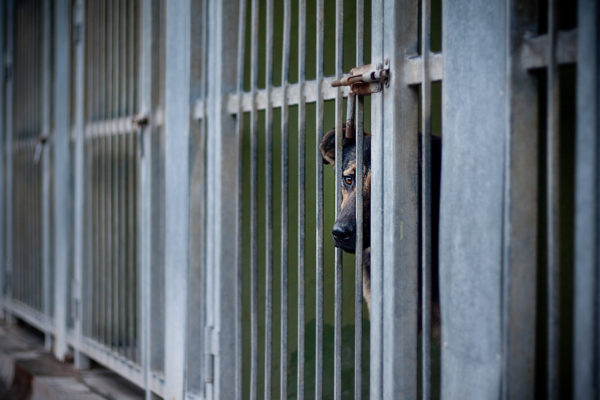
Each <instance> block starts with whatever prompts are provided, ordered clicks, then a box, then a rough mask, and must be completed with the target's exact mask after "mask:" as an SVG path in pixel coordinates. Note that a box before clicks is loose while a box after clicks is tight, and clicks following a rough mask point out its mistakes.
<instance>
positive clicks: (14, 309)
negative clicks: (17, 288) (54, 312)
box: [3, 298, 54, 334]
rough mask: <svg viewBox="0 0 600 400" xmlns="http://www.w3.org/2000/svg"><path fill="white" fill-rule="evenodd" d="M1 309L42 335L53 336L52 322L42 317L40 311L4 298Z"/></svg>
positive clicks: (47, 317)
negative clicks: (49, 334) (42, 333)
mask: <svg viewBox="0 0 600 400" xmlns="http://www.w3.org/2000/svg"><path fill="white" fill-rule="evenodd" d="M3 307H4V308H5V309H6V310H8V311H10V312H11V313H12V314H13V315H14V316H15V317H18V318H20V319H22V320H23V321H25V322H26V323H28V324H29V325H31V326H33V327H34V328H37V329H39V330H40V331H42V332H44V333H52V334H54V322H53V320H52V318H51V317H49V316H47V315H44V313H43V312H42V311H39V310H36V309H35V308H33V307H31V306H29V305H27V304H25V303H23V302H21V301H19V300H15V299H10V298H4V299H3Z"/></svg>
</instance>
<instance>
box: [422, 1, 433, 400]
mask: <svg viewBox="0 0 600 400" xmlns="http://www.w3.org/2000/svg"><path fill="white" fill-rule="evenodd" d="M430 50H431V0H421V60H422V64H421V65H422V67H421V69H422V74H423V76H422V79H423V81H422V82H421V127H420V128H421V149H420V150H421V204H420V207H421V232H420V234H421V254H420V259H421V299H420V300H421V343H422V344H421V349H422V352H421V382H422V385H421V386H422V389H421V398H422V399H423V400H427V399H430V398H431V393H432V391H431V285H432V281H431V265H432V263H431V261H432V255H431V251H432V235H431V224H432V221H431V76H430V74H429V52H430Z"/></svg>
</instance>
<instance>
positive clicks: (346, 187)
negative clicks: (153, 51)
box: [319, 129, 371, 253]
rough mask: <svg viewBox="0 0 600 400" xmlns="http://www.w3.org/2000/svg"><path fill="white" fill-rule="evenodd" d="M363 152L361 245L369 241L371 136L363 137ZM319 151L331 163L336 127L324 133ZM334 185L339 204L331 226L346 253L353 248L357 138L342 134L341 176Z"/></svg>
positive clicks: (334, 160) (336, 241) (339, 244)
mask: <svg viewBox="0 0 600 400" xmlns="http://www.w3.org/2000/svg"><path fill="white" fill-rule="evenodd" d="M363 143H364V146H363V149H364V152H363V161H364V162H363V243H362V246H363V248H367V247H369V244H370V242H371V235H370V233H371V230H370V226H371V223H370V221H371V213H370V210H371V206H370V204H371V137H370V136H368V135H367V134H365V136H364V141H363ZM319 150H320V151H321V155H322V156H323V160H324V161H325V162H327V163H329V164H331V165H334V164H335V163H336V162H337V160H336V159H335V129H332V130H330V131H329V132H327V133H326V134H325V136H323V139H322V140H321V144H320V145H319ZM337 184H339V185H340V187H341V189H342V206H341V209H340V213H339V214H338V216H337V218H336V219H335V224H334V225H333V230H332V232H331V233H332V234H333V240H334V242H335V246H336V247H339V248H341V249H342V250H344V251H347V252H349V253H354V252H355V251H356V139H355V138H351V139H348V138H346V137H345V136H344V138H343V142H342V179H341V181H340V182H338V183H337Z"/></svg>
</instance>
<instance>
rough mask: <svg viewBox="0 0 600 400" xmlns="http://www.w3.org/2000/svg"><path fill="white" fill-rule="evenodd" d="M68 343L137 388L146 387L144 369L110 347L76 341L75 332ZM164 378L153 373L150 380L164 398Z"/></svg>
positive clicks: (68, 337)
mask: <svg viewBox="0 0 600 400" xmlns="http://www.w3.org/2000/svg"><path fill="white" fill-rule="evenodd" d="M67 343H68V344H69V345H71V346H76V345H77V346H78V347H79V349H78V350H79V351H81V352H82V353H84V354H85V355H87V356H89V357H90V358H93V359H94V360H96V361H97V362H98V363H100V364H102V365H104V366H105V367H106V368H108V369H110V370H112V371H114V372H116V373H117V374H119V375H121V376H122V377H124V378H126V379H127V380H129V381H131V382H132V383H134V384H136V385H137V386H139V387H141V388H143V387H144V373H143V370H142V367H141V366H140V365H138V364H136V363H134V362H132V361H131V360H130V359H128V358H126V357H124V356H122V355H121V354H119V353H118V352H116V351H113V350H111V349H110V347H108V346H105V345H102V344H100V343H98V342H97V341H95V340H92V339H89V338H82V339H81V340H80V341H79V342H77V341H76V337H75V332H74V331H69V332H68V334H67ZM164 384H165V382H164V377H163V376H162V374H159V373H156V372H153V373H152V377H151V379H150V386H151V387H150V389H151V390H152V392H154V393H155V394H157V395H159V396H164Z"/></svg>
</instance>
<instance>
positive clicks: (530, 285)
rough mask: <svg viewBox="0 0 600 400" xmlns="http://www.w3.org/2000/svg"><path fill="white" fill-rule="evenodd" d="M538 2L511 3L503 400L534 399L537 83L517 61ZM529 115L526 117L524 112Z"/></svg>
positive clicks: (532, 25) (533, 22) (534, 22)
mask: <svg viewBox="0 0 600 400" xmlns="http://www.w3.org/2000/svg"><path fill="white" fill-rule="evenodd" d="M537 8H538V5H537V4H535V3H534V2H523V1H518V0H517V1H509V2H508V3H507V18H508V21H507V22H508V29H507V31H506V35H507V36H506V37H507V39H506V75H507V76H506V96H505V107H506V129H507V132H506V135H505V142H504V143H505V144H504V153H505V157H506V161H505V172H504V211H503V212H504V222H503V224H504V225H503V230H504V232H503V242H504V243H503V249H502V263H503V265H502V270H503V272H502V280H503V282H502V297H503V299H502V319H503V322H502V330H503V332H502V337H503V339H502V340H503V343H502V347H503V350H502V352H503V354H504V357H503V365H502V368H503V373H502V398H504V399H533V396H534V389H535V387H534V384H535V349H536V345H535V342H536V329H535V324H536V306H537V305H536V297H537V296H536V292H537V269H538V268H537V265H538V262H539V261H538V258H537V237H538V236H537V227H538V207H539V206H538V198H537V193H538V191H537V189H536V188H537V185H538V173H539V171H538V164H539V163H538V135H537V134H535V132H537V129H538V100H537V95H538V90H537V80H536V78H535V76H534V75H533V74H531V73H530V72H529V71H527V69H526V68H525V66H524V65H522V62H521V59H520V57H519V56H518V54H519V51H520V50H521V48H522V46H523V44H524V40H523V39H524V37H525V35H526V34H527V32H535V31H536V29H537V15H536V14H537ZM524 110H527V111H524Z"/></svg>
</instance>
